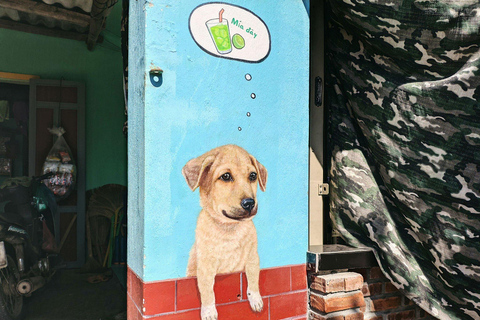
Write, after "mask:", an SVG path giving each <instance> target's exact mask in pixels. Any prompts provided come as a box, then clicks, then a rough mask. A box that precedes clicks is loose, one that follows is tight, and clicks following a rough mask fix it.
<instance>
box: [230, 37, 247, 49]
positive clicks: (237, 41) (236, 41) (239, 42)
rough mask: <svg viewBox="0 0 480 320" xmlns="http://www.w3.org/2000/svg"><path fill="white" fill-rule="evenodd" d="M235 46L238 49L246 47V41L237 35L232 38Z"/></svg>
mask: <svg viewBox="0 0 480 320" xmlns="http://www.w3.org/2000/svg"><path fill="white" fill-rule="evenodd" d="M232 42H233V46H234V47H235V48H237V49H242V48H243V47H245V39H243V37H242V36H241V35H239V34H238V33H235V34H234V35H233V37H232Z"/></svg>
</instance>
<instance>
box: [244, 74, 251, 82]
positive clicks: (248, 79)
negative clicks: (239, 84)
mask: <svg viewBox="0 0 480 320" xmlns="http://www.w3.org/2000/svg"><path fill="white" fill-rule="evenodd" d="M245 79H247V81H250V80H252V76H251V75H250V74H249V73H247V74H246V75H245Z"/></svg>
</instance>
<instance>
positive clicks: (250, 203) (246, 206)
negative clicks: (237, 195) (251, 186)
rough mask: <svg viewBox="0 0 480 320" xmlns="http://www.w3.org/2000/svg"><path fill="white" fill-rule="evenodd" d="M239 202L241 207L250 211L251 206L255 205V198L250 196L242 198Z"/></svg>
mask: <svg viewBox="0 0 480 320" xmlns="http://www.w3.org/2000/svg"><path fill="white" fill-rule="evenodd" d="M240 204H241V205H242V208H243V209H245V210H247V211H249V212H250V211H252V209H253V207H255V200H253V199H252V198H247V199H243V200H242V202H241V203H240Z"/></svg>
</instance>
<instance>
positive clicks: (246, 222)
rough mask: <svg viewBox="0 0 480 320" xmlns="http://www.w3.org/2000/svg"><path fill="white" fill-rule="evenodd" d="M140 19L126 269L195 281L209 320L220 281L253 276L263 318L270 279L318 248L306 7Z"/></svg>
mask: <svg viewBox="0 0 480 320" xmlns="http://www.w3.org/2000/svg"><path fill="white" fill-rule="evenodd" d="M130 17H131V18H130V21H131V26H130V39H131V42H130V50H132V51H131V54H130V61H129V72H130V74H129V79H130V83H129V85H131V88H132V90H131V92H133V94H131V95H130V96H129V98H130V99H131V100H130V101H129V105H130V106H133V107H131V108H129V186H130V189H129V206H130V207H129V210H130V216H129V219H130V220H129V247H128V248H129V256H128V258H129V259H128V264H129V268H130V270H131V272H133V273H134V274H135V275H136V277H137V278H138V279H139V280H140V282H142V283H144V284H145V283H154V282H155V283H158V282H159V281H160V282H161V281H167V280H168V279H177V280H175V281H179V280H178V279H183V278H185V277H187V279H188V277H192V276H194V277H196V280H197V286H198V288H199V293H200V296H199V299H200V300H201V304H202V309H201V313H202V317H203V318H204V319H207V318H209V316H211V317H212V319H213V318H215V317H214V316H216V311H215V297H213V291H212V290H213V281H214V278H215V275H217V274H235V273H238V272H245V273H246V278H247V283H248V289H246V288H245V290H247V292H246V295H245V297H246V299H245V300H248V301H249V305H250V308H251V309H252V310H254V311H260V310H262V308H263V304H264V303H265V301H264V300H262V296H265V294H264V293H262V290H263V289H262V287H261V286H260V289H259V273H260V277H261V271H260V270H265V269H269V268H276V267H283V266H291V265H301V264H304V263H305V254H306V251H307V245H308V230H307V226H308V199H307V197H308V76H309V71H308V66H309V55H308V54H309V41H308V30H309V18H308V14H307V11H306V8H305V5H304V3H303V2H302V1H301V0H298V1H291V0H288V1H286V0H285V1H254V0H251V1H245V0H244V1H227V2H199V1H194V0H181V1H179V0H176V1H152V2H146V3H145V6H143V4H139V3H138V2H131V10H130ZM132 17H135V18H132ZM132 184H134V185H136V187H135V188H132V187H131V186H132ZM132 220H134V221H132ZM300 269H301V268H300ZM289 270H290V269H289ZM288 272H290V271H288ZM289 281H290V280H289ZM167 282H168V281H167ZM247 283H246V285H245V287H247ZM289 283H290V282H289ZM240 290H242V289H240ZM144 299H145V297H144ZM133 300H135V297H133ZM217 302H218V297H217ZM139 303H140V304H142V302H139ZM212 306H213V307H212ZM137 308H138V306H137ZM138 309H140V312H143V313H144V314H145V312H146V314H149V315H152V314H155V312H153V311H151V310H150V312H149V311H148V310H141V309H142V308H138ZM224 319H225V318H224Z"/></svg>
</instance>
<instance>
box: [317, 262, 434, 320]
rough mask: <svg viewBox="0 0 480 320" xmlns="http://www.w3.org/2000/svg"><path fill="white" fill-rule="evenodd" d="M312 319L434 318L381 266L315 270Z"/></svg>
mask: <svg viewBox="0 0 480 320" xmlns="http://www.w3.org/2000/svg"><path fill="white" fill-rule="evenodd" d="M308 280H309V281H308V283H309V284H308V285H309V289H310V290H309V312H308V320H407V319H412V320H413V319H415V320H416V319H433V318H432V317H431V316H430V315H428V314H427V313H425V312H424V311H423V310H421V309H420V308H419V307H417V306H416V305H415V304H414V303H413V302H412V301H410V300H409V299H407V298H406V297H405V296H403V294H402V293H401V292H400V291H399V290H397V289H396V288H395V286H394V285H393V284H392V283H391V282H390V281H389V280H388V279H387V278H386V277H385V276H384V275H383V273H382V271H381V270H380V268H379V267H373V268H369V269H353V270H349V272H335V271H326V272H322V273H317V274H315V273H311V274H309V279H308Z"/></svg>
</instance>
